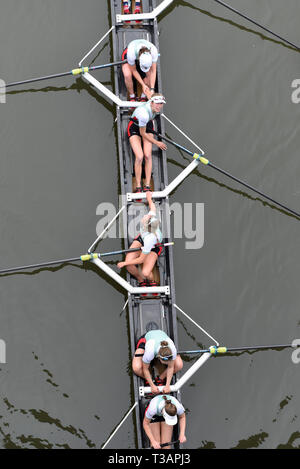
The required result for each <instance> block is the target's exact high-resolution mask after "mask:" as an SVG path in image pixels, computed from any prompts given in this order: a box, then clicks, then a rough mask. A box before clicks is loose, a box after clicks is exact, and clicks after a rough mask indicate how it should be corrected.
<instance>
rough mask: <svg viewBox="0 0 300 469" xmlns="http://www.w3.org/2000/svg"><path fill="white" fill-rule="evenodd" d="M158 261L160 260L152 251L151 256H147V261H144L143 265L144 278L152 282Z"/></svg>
mask: <svg viewBox="0 0 300 469" xmlns="http://www.w3.org/2000/svg"><path fill="white" fill-rule="evenodd" d="M157 259H158V256H157V254H156V253H155V252H152V251H151V252H149V254H147V256H146V259H145V260H144V263H143V269H142V274H143V275H144V277H146V279H148V280H150V281H151V280H153V272H152V271H153V269H154V266H155V264H156V261H157Z"/></svg>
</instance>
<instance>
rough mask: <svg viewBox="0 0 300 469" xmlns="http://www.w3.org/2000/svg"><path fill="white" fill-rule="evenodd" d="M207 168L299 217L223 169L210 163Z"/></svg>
mask: <svg viewBox="0 0 300 469" xmlns="http://www.w3.org/2000/svg"><path fill="white" fill-rule="evenodd" d="M208 166H210V167H211V168H214V169H215V170H216V171H219V173H222V174H224V175H225V176H227V177H229V178H230V179H232V180H233V181H236V182H238V183H239V184H241V185H242V186H244V187H247V188H248V189H250V190H251V191H253V192H256V194H259V195H261V196H262V197H264V198H265V199H267V200H270V202H273V203H274V204H276V205H278V206H279V207H281V208H283V209H284V210H287V211H288V212H290V213H292V214H293V215H296V217H300V213H298V212H296V211H295V210H292V209H291V208H289V207H287V206H286V205H284V204H282V203H281V202H277V200H275V199H273V198H272V197H270V196H268V195H267V194H265V193H264V192H261V191H260V190H258V189H256V188H255V187H253V186H250V184H248V183H246V182H244V181H242V180H241V179H239V178H237V177H235V176H233V175H232V174H230V173H228V172H227V171H224V170H223V169H221V168H218V166H215V165H214V164H212V163H211V162H209V163H208Z"/></svg>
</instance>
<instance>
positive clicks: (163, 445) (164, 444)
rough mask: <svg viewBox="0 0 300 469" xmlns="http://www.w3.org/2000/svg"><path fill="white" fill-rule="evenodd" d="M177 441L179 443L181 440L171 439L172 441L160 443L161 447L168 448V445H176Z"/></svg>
mask: <svg viewBox="0 0 300 469" xmlns="http://www.w3.org/2000/svg"><path fill="white" fill-rule="evenodd" d="M177 443H179V440H175V441H170V443H162V444H161V445H160V447H161V448H166V447H167V446H173V445H176V444H177Z"/></svg>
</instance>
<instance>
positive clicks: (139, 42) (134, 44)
mask: <svg viewBox="0 0 300 469" xmlns="http://www.w3.org/2000/svg"><path fill="white" fill-rule="evenodd" d="M142 47H147V49H149V50H150V53H151V57H152V63H156V62H157V60H158V50H157V48H156V47H155V46H154V45H153V44H152V43H151V42H149V41H146V39H136V40H134V41H131V42H130V43H129V44H128V46H127V47H126V49H125V50H124V51H123V54H122V60H126V59H127V62H128V63H129V65H131V66H133V65H135V66H136V69H137V71H138V73H139V74H140V75H141V78H142V79H144V78H145V76H146V73H145V72H143V70H142V69H141V67H140V63H139V60H138V59H139V52H140V50H141V48H142Z"/></svg>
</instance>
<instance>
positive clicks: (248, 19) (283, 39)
mask: <svg viewBox="0 0 300 469" xmlns="http://www.w3.org/2000/svg"><path fill="white" fill-rule="evenodd" d="M214 1H215V2H217V3H219V4H220V5H223V7H225V8H228V10H231V11H233V12H234V13H236V14H237V15H239V16H241V17H242V18H244V19H245V20H247V21H250V23H253V24H255V25H256V26H258V27H259V28H261V29H264V30H265V31H267V32H268V33H270V34H272V35H273V36H275V37H277V38H278V39H280V40H281V41H284V42H286V43H287V44H289V45H290V46H292V47H295V49H297V50H300V48H299V47H298V46H297V45H296V44H294V43H293V42H291V41H289V40H288V39H285V38H284V37H282V36H280V35H279V34H277V33H275V32H274V31H271V29H268V28H266V27H265V26H263V25H262V24H260V23H258V22H257V21H255V20H253V19H251V18H249V16H247V15H245V14H244V13H242V12H240V11H239V10H236V9H235V8H233V7H232V6H231V5H228V4H227V3H225V2H222V1H221V0H214Z"/></svg>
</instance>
